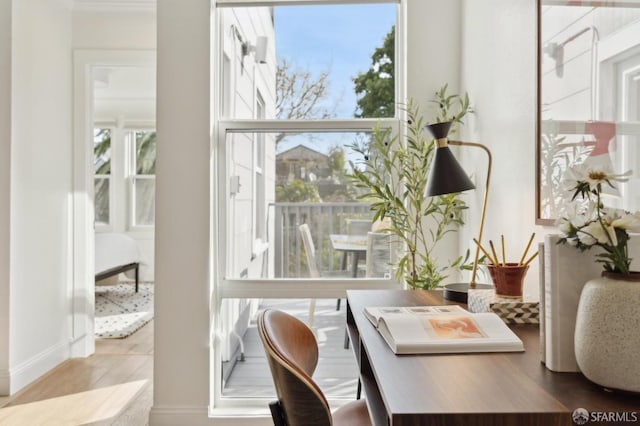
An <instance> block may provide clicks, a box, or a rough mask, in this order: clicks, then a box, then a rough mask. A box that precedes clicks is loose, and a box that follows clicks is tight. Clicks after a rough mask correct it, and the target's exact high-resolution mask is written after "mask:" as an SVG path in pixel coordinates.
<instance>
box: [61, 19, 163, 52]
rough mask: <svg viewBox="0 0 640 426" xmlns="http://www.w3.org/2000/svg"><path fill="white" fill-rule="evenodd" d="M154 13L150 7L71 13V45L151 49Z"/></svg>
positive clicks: (154, 39) (153, 46)
mask: <svg viewBox="0 0 640 426" xmlns="http://www.w3.org/2000/svg"><path fill="white" fill-rule="evenodd" d="M155 47H156V16H155V14H154V13H152V12H151V11H149V12H137V13H124V12H119V11H117V10H114V11H111V12H105V11H104V10H97V11H76V12H74V13H73V48H74V49H129V50H136V49H155Z"/></svg>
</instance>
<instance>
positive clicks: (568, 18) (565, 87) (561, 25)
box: [536, 0, 640, 225]
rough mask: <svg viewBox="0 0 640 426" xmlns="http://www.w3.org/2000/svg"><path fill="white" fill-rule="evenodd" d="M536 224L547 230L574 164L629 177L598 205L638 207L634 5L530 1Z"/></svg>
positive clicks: (639, 1) (638, 16)
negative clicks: (534, 20)
mask: <svg viewBox="0 0 640 426" xmlns="http://www.w3.org/2000/svg"><path fill="white" fill-rule="evenodd" d="M537 124H538V129H537V132H538V137H537V142H538V146H537V170H536V180H537V191H536V192H537V193H536V210H537V211H536V223H537V224H540V225H552V224H553V223H554V222H555V219H556V218H557V217H558V216H559V214H560V213H561V209H562V207H563V205H566V203H567V201H568V200H569V199H570V197H571V196H572V194H571V193H570V192H568V191H567V190H566V187H563V183H562V181H563V179H565V177H566V171H567V170H568V169H569V168H570V167H573V166H574V165H577V164H583V165H584V166H586V167H589V168H590V167H599V168H606V169H608V170H610V171H611V172H613V173H625V172H627V171H630V172H631V175H630V176H629V179H628V181H627V182H624V183H617V182H616V183H615V187H614V188H608V189H607V199H606V200H605V201H604V202H605V204H606V205H608V206H611V207H617V208H622V209H625V210H631V211H634V210H638V209H640V185H639V182H640V170H639V169H640V0H627V1H612V0H605V1H593V0H591V1H589V0H587V1H576V0H538V123H537Z"/></svg>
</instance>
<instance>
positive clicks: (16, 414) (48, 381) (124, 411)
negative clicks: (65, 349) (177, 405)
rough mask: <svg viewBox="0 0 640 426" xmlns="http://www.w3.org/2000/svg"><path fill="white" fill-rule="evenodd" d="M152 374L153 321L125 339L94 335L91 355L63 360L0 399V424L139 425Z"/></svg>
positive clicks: (143, 419) (144, 413)
mask: <svg viewBox="0 0 640 426" xmlns="http://www.w3.org/2000/svg"><path fill="white" fill-rule="evenodd" d="M152 379H153V321H151V322H149V323H147V324H146V325H145V326H144V327H142V328H141V329H139V330H138V331H136V332H135V333H133V334H132V335H131V336H129V337H127V338H125V339H97V340H96V353H95V354H93V355H91V356H90V357H88V358H75V359H70V360H67V361H65V362H63V363H62V364H60V365H59V366H57V367H56V368H54V369H53V370H51V371H50V372H49V373H47V374H46V375H44V376H43V377H41V378H40V379H38V380H36V381H35V382H34V383H32V384H31V385H29V386H27V387H26V388H24V389H22V390H21V391H20V392H18V393H16V394H15V395H13V396H11V397H6V398H0V407H2V408H0V425H3V426H14V425H15V426H25V425H29V426H32V425H34V426H35V425H47V426H52V425H60V426H62V425H65V426H67V425H68V426H71V425H98V426H106V425H118V426H125V425H126V426H138V425H141V426H143V425H146V424H147V422H148V416H149V409H150V408H151V404H152V398H153V385H152Z"/></svg>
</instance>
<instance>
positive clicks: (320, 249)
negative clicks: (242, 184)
mask: <svg viewBox="0 0 640 426" xmlns="http://www.w3.org/2000/svg"><path fill="white" fill-rule="evenodd" d="M274 207H275V244H274V248H275V253H274V261H275V278H299V277H308V276H309V273H308V268H307V264H306V262H307V260H306V255H305V252H304V247H303V246H302V240H301V239H300V232H299V229H298V227H299V226H300V225H302V224H303V223H306V224H307V225H309V228H310V230H311V237H312V239H313V243H314V245H315V248H316V257H317V260H318V267H319V268H320V270H327V271H334V270H339V269H340V265H341V263H340V255H339V253H337V252H336V251H335V250H333V248H332V247H331V241H330V240H329V235H330V234H346V233H347V219H371V218H372V217H373V212H372V211H371V209H370V206H369V204H366V203H354V202H351V203H275V204H274Z"/></svg>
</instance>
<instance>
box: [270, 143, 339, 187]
mask: <svg viewBox="0 0 640 426" xmlns="http://www.w3.org/2000/svg"><path fill="white" fill-rule="evenodd" d="M328 178H331V167H330V166H329V156H328V155H325V154H323V153H321V152H318V151H316V150H313V149H311V148H309V147H307V146H304V145H297V146H294V147H293V148H290V149H288V150H286V151H284V152H281V153H279V154H277V155H276V184H277V185H286V184H288V183H291V181H292V180H294V179H300V180H302V181H305V182H315V181H317V180H319V179H328Z"/></svg>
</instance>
